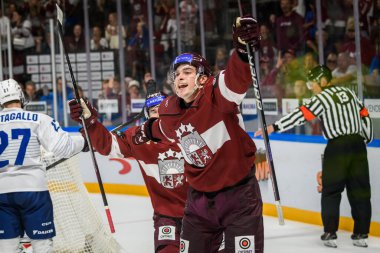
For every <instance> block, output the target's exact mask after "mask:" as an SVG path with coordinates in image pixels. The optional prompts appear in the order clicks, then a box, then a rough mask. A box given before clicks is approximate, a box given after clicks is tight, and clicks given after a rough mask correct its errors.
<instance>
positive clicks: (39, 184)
mask: <svg viewBox="0 0 380 253" xmlns="http://www.w3.org/2000/svg"><path fill="white" fill-rule="evenodd" d="M24 103H25V101H24V95H23V92H22V90H21V87H20V86H19V84H18V83H17V82H16V81H15V80H13V79H8V80H5V81H1V82H0V104H1V107H2V108H3V110H2V111H0V252H7V253H13V252H19V250H18V248H19V240H20V236H22V235H23V234H24V233H26V234H27V236H28V237H29V238H31V241H32V247H33V251H34V252H38V253H48V252H49V253H50V252H53V240H52V238H53V237H54V236H55V228H54V221H53V205H52V201H51V198H50V194H49V191H48V187H47V180H46V169H45V167H44V166H43V164H42V163H41V151H40V146H42V147H43V148H44V149H46V150H47V151H50V152H53V153H54V154H55V155H56V157H57V158H68V157H70V156H72V155H74V154H76V153H78V152H80V151H81V150H84V149H85V148H86V146H87V144H86V142H85V140H84V139H83V137H82V136H69V134H68V133H67V132H65V131H63V130H62V128H61V127H60V126H59V124H58V122H56V121H55V120H54V119H52V118H51V117H49V116H47V115H45V114H40V113H36V112H29V111H24V110H23V106H24Z"/></svg>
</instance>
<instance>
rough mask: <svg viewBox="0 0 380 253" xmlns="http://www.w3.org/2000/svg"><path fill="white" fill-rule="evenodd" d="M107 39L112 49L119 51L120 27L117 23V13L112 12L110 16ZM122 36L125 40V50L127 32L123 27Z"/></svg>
mask: <svg viewBox="0 0 380 253" xmlns="http://www.w3.org/2000/svg"><path fill="white" fill-rule="evenodd" d="M105 33H106V39H107V41H108V45H109V47H110V49H118V48H119V36H118V34H119V25H118V22H117V14H116V12H112V13H110V14H109V15H108V25H107V26H106V31H105ZM121 36H122V38H123V48H124V47H125V42H124V40H125V38H126V36H127V35H126V32H125V29H124V27H121Z"/></svg>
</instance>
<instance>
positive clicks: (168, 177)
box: [88, 122, 188, 218]
mask: <svg viewBox="0 0 380 253" xmlns="http://www.w3.org/2000/svg"><path fill="white" fill-rule="evenodd" d="M137 128H138V127H132V128H129V129H127V130H126V131H125V132H124V136H123V137H120V136H117V135H114V134H111V133H110V132H108V130H107V129H106V128H105V127H104V126H103V125H102V124H100V123H99V122H96V123H95V125H94V126H91V127H90V128H89V130H88V132H89V135H90V136H91V140H92V145H93V146H94V148H95V149H96V151H98V152H99V153H100V154H102V155H110V156H113V157H134V158H135V159H136V160H137V162H138V163H139V165H140V169H141V173H142V175H143V178H144V181H145V184H146V187H147V189H148V192H149V195H150V199H151V202H152V206H153V209H154V212H155V213H157V214H161V215H165V216H170V217H179V218H181V217H182V216H183V209H184V207H185V201H186V197H187V196H186V195H187V190H188V183H187V181H186V178H185V176H184V163H185V161H184V159H183V157H182V154H181V150H180V149H179V148H178V146H177V145H176V144H175V143H173V144H171V143H164V142H162V143H155V142H153V141H149V142H146V143H143V144H140V145H135V144H134V142H133V141H132V138H133V137H134V136H135V132H136V129H137Z"/></svg>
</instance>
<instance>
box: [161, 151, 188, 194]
mask: <svg viewBox="0 0 380 253" xmlns="http://www.w3.org/2000/svg"><path fill="white" fill-rule="evenodd" d="M184 165H185V161H184V160H183V157H182V154H181V152H175V151H173V150H171V149H169V150H168V151H166V152H163V153H159V154H158V169H159V173H160V180H161V184H162V185H163V186H164V187H166V188H169V189H173V188H177V187H180V186H182V185H183V184H184V180H185V175H184V172H185V169H184Z"/></svg>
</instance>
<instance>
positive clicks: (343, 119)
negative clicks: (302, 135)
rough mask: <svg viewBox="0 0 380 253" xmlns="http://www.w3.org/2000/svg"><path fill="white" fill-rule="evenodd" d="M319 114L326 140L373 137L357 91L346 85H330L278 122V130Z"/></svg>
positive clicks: (370, 125) (296, 124) (297, 124)
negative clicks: (349, 136)
mask: <svg viewBox="0 0 380 253" xmlns="http://www.w3.org/2000/svg"><path fill="white" fill-rule="evenodd" d="M315 117H318V118H319V119H320V120H321V123H322V127H323V134H324V136H325V138H327V139H334V138H337V137H340V136H344V135H351V134H360V135H362V136H363V137H364V138H365V140H366V142H367V143H369V142H371V141H372V139H373V126H372V121H371V118H370V117H369V115H368V111H367V109H366V108H365V107H364V105H363V103H362V102H361V101H360V100H359V99H358V98H357V96H356V95H355V93H354V92H353V91H351V90H350V89H348V88H346V87H337V86H329V87H327V88H326V89H324V90H323V91H322V92H321V93H319V94H317V95H314V96H313V97H312V98H311V99H310V101H309V102H307V103H305V104H303V105H302V106H301V107H299V108H297V109H295V110H294V111H293V112H291V113H290V114H288V115H286V116H284V117H282V118H281V119H280V120H278V121H276V123H275V125H276V126H275V129H278V131H280V132H283V131H286V130H288V129H290V128H293V127H294V126H299V125H302V124H304V123H305V122H306V121H310V120H313V119H314V118H315Z"/></svg>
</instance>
